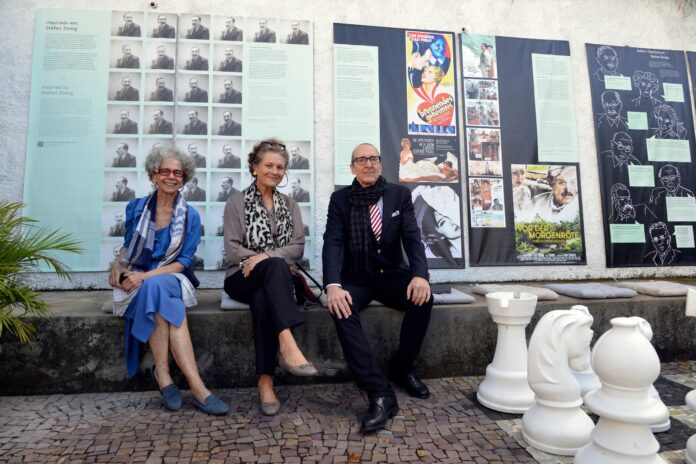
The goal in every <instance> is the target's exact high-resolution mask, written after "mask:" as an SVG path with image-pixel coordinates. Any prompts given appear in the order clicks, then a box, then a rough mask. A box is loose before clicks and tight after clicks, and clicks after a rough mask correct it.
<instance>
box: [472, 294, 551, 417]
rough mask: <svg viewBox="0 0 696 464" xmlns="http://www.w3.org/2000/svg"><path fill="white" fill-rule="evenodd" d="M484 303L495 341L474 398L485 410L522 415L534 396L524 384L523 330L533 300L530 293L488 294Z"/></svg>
mask: <svg viewBox="0 0 696 464" xmlns="http://www.w3.org/2000/svg"><path fill="white" fill-rule="evenodd" d="M486 303H487V304H488V312H489V313H490V314H491V317H492V319H493V322H495V323H496V324H497V325H498V340H497V342H496V346H495V355H494V356H493V361H492V362H491V363H490V364H489V365H488V367H487V368H486V378H485V379H484V380H483V382H481V384H480V385H479V388H478V392H477V393H476V398H477V399H478V401H479V402H480V403H481V404H482V405H484V406H486V407H487V408H490V409H494V410H496V411H501V412H508V413H513V414H522V413H523V412H525V411H526V410H527V409H529V408H530V407H531V406H532V405H533V404H534V392H532V390H531V389H530V388H529V385H528V383H527V339H526V337H525V327H527V324H529V321H530V320H531V319H532V316H533V315H534V311H535V310H536V303H537V297H536V295H533V294H531V293H520V294H519V295H516V294H514V293H512V292H492V293H489V294H487V295H486Z"/></svg>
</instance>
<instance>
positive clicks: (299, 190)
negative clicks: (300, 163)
mask: <svg viewBox="0 0 696 464" xmlns="http://www.w3.org/2000/svg"><path fill="white" fill-rule="evenodd" d="M281 185H283V184H282V183H281ZM278 189H279V190H280V191H281V192H283V193H284V194H286V195H287V196H289V197H290V198H292V199H293V200H295V201H296V202H298V203H309V202H311V201H312V195H313V193H312V192H313V188H312V183H311V175H310V174H294V173H292V172H288V183H287V185H285V186H283V187H280V185H279V186H278Z"/></svg>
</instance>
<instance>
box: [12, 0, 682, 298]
mask: <svg viewBox="0 0 696 464" xmlns="http://www.w3.org/2000/svg"><path fill="white" fill-rule="evenodd" d="M159 3H160V8H159V10H160V11H166V12H169V11H172V12H179V13H186V12H195V11H200V12H206V13H214V14H235V15H239V16H272V17H288V18H289V17H297V18H308V19H310V20H312V21H314V22H315V29H314V33H315V44H316V45H315V51H314V53H315V94H314V95H315V102H316V103H315V118H316V119H315V140H316V145H315V149H316V152H315V156H316V164H315V167H314V168H315V172H316V175H317V179H321V178H325V179H332V178H333V157H332V152H333V133H332V115H333V106H332V82H333V72H332V67H331V65H330V64H331V63H332V60H333V54H332V24H333V22H344V23H354V24H369V25H378V26H393V27H412V28H424V29H441V30H447V31H460V30H461V29H462V27H466V29H467V31H469V32H470V33H480V34H492V35H504V36H513V37H528V38H539V39H563V40H568V41H570V49H571V58H572V63H573V73H574V74H573V77H574V90H575V98H576V109H577V131H578V139H579V144H580V146H579V151H580V162H581V167H582V186H581V187H582V192H583V207H584V211H583V213H584V220H585V239H586V243H587V245H588V250H587V261H588V264H587V266H548V267H533V268H521V267H502V268H501V267H484V268H482V267H478V268H468V267H467V269H464V270H456V271H444V270H443V271H435V272H433V273H432V276H433V280H434V281H469V282H484V281H512V280H525V279H530V280H531V279H533V280H557V279H588V278H624V277H641V276H654V275H657V276H660V277H666V276H684V275H693V269H692V268H689V267H672V268H666V269H646V270H642V269H611V270H610V269H607V268H606V266H605V258H604V243H603V242H604V235H603V232H602V223H601V221H602V218H601V209H600V208H599V205H600V192H599V182H598V171H597V161H596V151H595V140H594V130H593V117H592V111H591V103H590V87H589V80H588V77H587V65H586V56H585V48H584V47H585V43H586V42H593V43H607V44H613V45H629V46H633V47H650V48H664V49H676V50H684V49H692V50H693V49H696V45H694V44H696V11H693V10H691V11H688V10H687V12H686V13H684V12H683V11H680V10H679V9H678V5H679V4H681V3H683V0H659V1H654V0H586V1H580V0H575V1H574V0H555V1H551V0H517V1H515V0H487V1H481V0H440V1H438V2H437V3H432V4H424V3H423V2H420V1H418V2H416V1H412V0H406V1H404V0H381V1H379V2H375V1H374V0H351V1H347V2H334V1H329V0H305V1H302V2H300V1H297V0H289V1H278V0H275V1H268V0H266V1H259V0H237V1H235V2H233V3H230V2H228V1H224V0H161V1H160V2H159ZM149 4H150V2H149V1H135V0H120V1H119V2H96V1H89V0H71V1H68V0H53V1H50V0H26V1H23V2H5V4H4V5H3V7H4V8H3V13H4V14H3V15H2V17H0V26H1V27H0V43H4V44H7V45H9V46H6V47H5V50H6V51H5V55H4V56H3V66H2V67H3V71H4V72H3V73H1V74H0V101H1V102H2V107H3V111H0V166H2V169H1V170H0V199H11V200H21V196H22V194H21V192H22V183H23V177H24V153H25V144H26V137H27V118H28V104H29V82H30V78H31V71H30V70H31V54H32V46H33V40H32V37H33V34H34V17H35V11H36V10H37V9H38V8H77V9H80V8H86V9H90V8H91V9H111V8H113V9H131V10H142V9H145V8H149V6H148V5H149ZM230 5H233V7H234V9H233V10H232V11H231V10H230V8H231V6H230ZM462 153H463V150H462ZM332 189H333V186H332V185H331V184H330V183H328V182H327V183H317V186H316V192H315V197H314V198H315V199H316V210H315V211H316V215H317V217H316V232H317V240H316V242H317V243H316V249H315V250H314V251H315V253H316V255H317V256H320V254H321V245H322V240H321V233H322V232H323V230H324V227H325V221H326V208H327V206H328V198H329V195H330V193H331V191H332ZM465 190H466V189H465ZM463 204H466V202H463ZM465 213H466V210H465ZM464 217H466V216H464ZM464 231H465V233H466V228H465V229H464ZM465 243H466V240H465ZM466 254H467V256H468V250H467V252H466ZM202 274H203V275H202V276H201V277H202V279H201V280H202V283H203V286H207V287H220V286H221V284H222V274H221V273H218V272H212V271H211V272H205V273H202ZM315 274H316V275H317V276H319V275H320V272H319V271H317V272H315ZM35 285H36V286H38V287H41V288H106V277H105V274H103V273H76V274H75V275H74V277H73V280H72V282H69V283H68V282H63V281H60V280H58V279H56V278H48V279H46V278H43V277H42V278H41V280H39V279H35Z"/></svg>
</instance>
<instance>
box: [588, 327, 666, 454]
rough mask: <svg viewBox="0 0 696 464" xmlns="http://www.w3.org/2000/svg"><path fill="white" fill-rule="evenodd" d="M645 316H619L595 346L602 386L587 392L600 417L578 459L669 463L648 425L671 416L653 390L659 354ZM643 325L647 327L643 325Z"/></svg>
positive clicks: (594, 364)
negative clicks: (661, 455)
mask: <svg viewBox="0 0 696 464" xmlns="http://www.w3.org/2000/svg"><path fill="white" fill-rule="evenodd" d="M644 324H648V323H647V321H644V320H642V319H641V318H638V317H617V318H614V319H612V320H611V325H612V328H611V329H610V330H609V331H607V332H606V333H605V334H604V335H602V336H601V337H600V338H599V340H597V343H595V346H594V348H593V350H592V358H591V359H592V368H593V369H594V371H595V373H596V374H597V376H598V377H599V380H600V382H601V383H602V387H601V388H599V389H598V390H594V391H591V392H590V393H588V394H587V395H586V396H585V404H586V405H587V407H588V408H589V409H590V410H591V411H592V412H594V413H595V414H597V415H598V416H599V422H597V425H596V426H595V428H594V430H593V431H592V434H591V436H592V441H591V442H590V443H589V444H588V445H587V446H584V447H583V448H582V449H580V451H578V453H577V454H576V455H575V463H576V464H598V463H602V464H658V463H666V461H664V460H663V459H662V458H660V456H659V455H658V454H657V452H658V451H659V449H660V445H659V443H658V442H657V440H655V437H654V436H653V433H652V431H651V430H650V426H651V425H652V424H657V423H662V422H664V421H665V420H667V419H668V418H669V412H668V410H667V407H666V406H665V405H664V404H663V403H662V402H661V401H660V400H659V399H657V398H655V397H654V396H652V395H650V394H649V393H650V387H651V385H652V384H653V382H655V380H656V379H657V377H658V376H659V375H660V359H659V358H658V356H657V353H656V352H655V348H653V346H652V345H651V344H650V342H649V341H648V339H647V338H646V336H645V333H644V331H645V326H644ZM641 325H643V327H641Z"/></svg>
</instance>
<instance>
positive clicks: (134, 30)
mask: <svg viewBox="0 0 696 464" xmlns="http://www.w3.org/2000/svg"><path fill="white" fill-rule="evenodd" d="M118 35H120V36H121V37H140V26H138V25H137V24H135V23H134V22H133V13H130V12H125V13H123V26H119V27H118Z"/></svg>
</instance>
